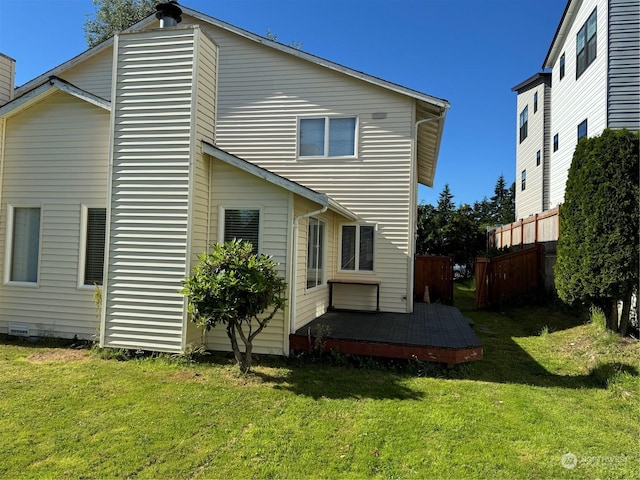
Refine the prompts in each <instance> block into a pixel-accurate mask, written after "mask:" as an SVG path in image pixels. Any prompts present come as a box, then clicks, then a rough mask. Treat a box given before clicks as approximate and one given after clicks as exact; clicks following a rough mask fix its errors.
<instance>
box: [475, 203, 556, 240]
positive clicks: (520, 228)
mask: <svg viewBox="0 0 640 480" xmlns="http://www.w3.org/2000/svg"><path fill="white" fill-rule="evenodd" d="M559 212H560V207H559V206H558V207H556V208H554V209H553V210H549V211H548V212H545V213H539V214H538V213H536V214H535V215H532V216H531V217H529V218H526V219H524V220H519V221H517V222H513V223H510V224H509V225H502V226H501V227H496V228H492V229H490V230H488V231H487V248H489V249H491V248H504V247H513V246H516V245H520V246H524V245H533V244H536V243H546V242H555V241H557V240H558V236H559V235H560V217H559Z"/></svg>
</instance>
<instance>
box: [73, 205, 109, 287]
mask: <svg viewBox="0 0 640 480" xmlns="http://www.w3.org/2000/svg"><path fill="white" fill-rule="evenodd" d="M106 227H107V209H106V208H104V207H89V206H87V205H82V208H81V214H80V260H79V261H78V288H82V287H87V286H90V287H93V286H94V285H102V280H103V276H104V248H105V244H106Z"/></svg>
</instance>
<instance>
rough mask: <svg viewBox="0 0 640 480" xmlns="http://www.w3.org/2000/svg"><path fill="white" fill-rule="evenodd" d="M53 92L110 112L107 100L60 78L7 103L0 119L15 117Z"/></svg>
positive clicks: (1, 109) (42, 83)
mask: <svg viewBox="0 0 640 480" xmlns="http://www.w3.org/2000/svg"><path fill="white" fill-rule="evenodd" d="M55 91H61V92H65V93H67V94H69V95H72V96H74V97H76V98H79V99H80V100H83V101H85V102H87V103H90V104H92V105H95V106H96V107H100V108H102V109H104V110H107V111H111V102H109V101H108V100H105V99H104V98H101V97H98V96H97V95H94V94H92V93H90V92H87V91H85V90H82V89H80V88H78V87H76V86H75V85H73V84H71V83H69V82H67V81H65V80H62V79H61V78H58V77H50V78H48V79H46V80H45V81H43V82H41V83H40V84H39V85H36V86H35V87H33V88H32V89H31V90H29V91H28V92H25V93H23V94H22V95H20V96H19V97H17V98H14V99H13V100H12V101H10V102H9V103H7V104H5V105H3V106H2V107H0V117H3V118H8V117H11V116H13V115H17V114H18V113H20V112H22V111H23V110H26V109H27V108H29V107H30V106H31V105H33V103H35V102H36V101H38V100H41V99H43V98H45V97H46V96H48V95H51V94H52V93H53V92H55Z"/></svg>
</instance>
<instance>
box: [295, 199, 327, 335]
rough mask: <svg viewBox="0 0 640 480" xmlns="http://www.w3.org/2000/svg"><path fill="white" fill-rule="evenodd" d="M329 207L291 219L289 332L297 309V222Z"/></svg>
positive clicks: (319, 213)
mask: <svg viewBox="0 0 640 480" xmlns="http://www.w3.org/2000/svg"><path fill="white" fill-rule="evenodd" d="M328 208H329V206H328V205H325V206H324V207H322V208H321V209H320V210H316V211H315V212H309V213H304V214H302V215H298V216H297V217H295V218H294V219H293V232H292V233H291V235H292V237H293V238H292V242H293V245H292V249H291V250H292V254H291V262H290V263H291V265H290V268H291V270H290V273H289V278H290V279H291V284H290V285H289V289H290V293H289V305H291V307H290V308H289V312H290V319H289V333H294V332H295V325H296V310H297V305H296V290H297V280H298V279H297V275H296V273H297V268H296V265H297V258H298V230H299V224H300V220H303V219H305V218H309V217H313V216H314V215H321V214H323V213H324V212H326V211H327V209H328Z"/></svg>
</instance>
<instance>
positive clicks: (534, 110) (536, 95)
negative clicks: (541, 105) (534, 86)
mask: <svg viewBox="0 0 640 480" xmlns="http://www.w3.org/2000/svg"><path fill="white" fill-rule="evenodd" d="M537 111H538V92H536V93H534V94H533V113H536V112H537Z"/></svg>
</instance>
